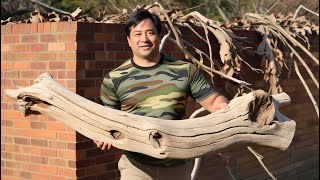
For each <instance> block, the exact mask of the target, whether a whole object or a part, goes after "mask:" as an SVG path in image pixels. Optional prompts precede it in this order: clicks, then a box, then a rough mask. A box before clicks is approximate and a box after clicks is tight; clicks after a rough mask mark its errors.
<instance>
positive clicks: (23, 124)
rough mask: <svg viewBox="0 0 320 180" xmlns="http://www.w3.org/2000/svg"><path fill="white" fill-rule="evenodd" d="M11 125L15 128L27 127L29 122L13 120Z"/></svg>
mask: <svg viewBox="0 0 320 180" xmlns="http://www.w3.org/2000/svg"><path fill="white" fill-rule="evenodd" d="M13 126H14V127H15V128H29V127H30V122H28V121H26V120H15V121H14V122H13Z"/></svg>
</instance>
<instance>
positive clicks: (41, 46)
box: [29, 43, 47, 54]
mask: <svg viewBox="0 0 320 180" xmlns="http://www.w3.org/2000/svg"><path fill="white" fill-rule="evenodd" d="M29 46H30V52H33V53H34V54H35V52H39V51H46V50H47V44H44V43H42V44H30V45H29Z"/></svg>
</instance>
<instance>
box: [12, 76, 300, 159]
mask: <svg viewBox="0 0 320 180" xmlns="http://www.w3.org/2000/svg"><path fill="white" fill-rule="evenodd" d="M6 95H7V96H8V97H10V98H13V99H14V100H16V102H17V103H18V104H19V107H20V110H21V111H22V112H23V113H24V115H25V116H27V115H28V114H31V113H35V112H39V113H41V114H45V115H47V116H49V117H52V118H54V119H56V120H58V121H61V122H63V123H64V124H66V125H68V126H70V127H71V128H73V129H74V130H76V131H78V132H79V133H81V134H83V135H84V136H86V137H88V138H90V139H92V140H98V141H108V142H111V143H112V145H113V146H115V147H117V148H119V149H124V150H129V151H135V152H140V153H144V154H147V155H150V156H153V157H156V158H194V157H199V156H201V155H203V154H206V153H208V152H211V151H218V150H219V149H223V148H227V147H230V146H231V145H235V144H237V145H238V144H240V145H242V144H246V145H248V144H251V145H252V144H253V145H263V146H269V147H274V148H277V149H281V150H285V149H286V148H288V146H289V145H290V143H291V141H292V138H293V136H294V133H295V126H296V123H295V121H293V120H291V119H289V118H287V117H286V116H284V115H282V114H281V113H280V112H279V111H278V107H279V106H281V105H285V104H288V103H290V97H289V96H288V95H286V94H285V93H281V94H277V95H274V96H269V95H268V94H267V93H266V92H264V91H262V90H256V91H253V92H251V93H249V94H247V95H245V96H241V97H238V98H234V99H232V100H231V101H230V103H229V107H230V108H229V109H226V110H219V111H217V112H214V113H212V114H209V115H206V116H203V117H198V118H190V119H185V120H162V119H157V118H151V117H144V116H139V115H134V114H130V113H127V112H123V111H119V110H115V109H112V108H108V107H105V106H102V105H100V104H97V103H94V102H92V101H90V100H88V99H85V98H84V97H81V96H79V95H77V94H75V93H73V92H72V91H70V90H68V89H66V88H64V87H63V86H61V85H60V84H58V83H57V82H56V81H54V80H53V78H52V77H51V76H50V74H48V73H44V74H42V75H40V76H39V77H38V78H37V79H36V80H35V84H33V85H31V86H29V87H23V88H18V89H15V90H6Z"/></svg>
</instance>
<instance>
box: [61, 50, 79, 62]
mask: <svg viewBox="0 0 320 180" xmlns="http://www.w3.org/2000/svg"><path fill="white" fill-rule="evenodd" d="M58 59H59V61H70V60H73V61H74V62H75V61H76V59H77V57H76V52H58ZM68 63H69V62H68Z"/></svg>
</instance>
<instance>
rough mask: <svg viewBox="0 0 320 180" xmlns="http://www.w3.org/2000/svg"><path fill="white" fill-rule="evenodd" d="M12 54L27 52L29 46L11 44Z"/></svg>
mask: <svg viewBox="0 0 320 180" xmlns="http://www.w3.org/2000/svg"><path fill="white" fill-rule="evenodd" d="M11 49H12V52H28V51H29V45H28V44H13V45H11Z"/></svg>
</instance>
